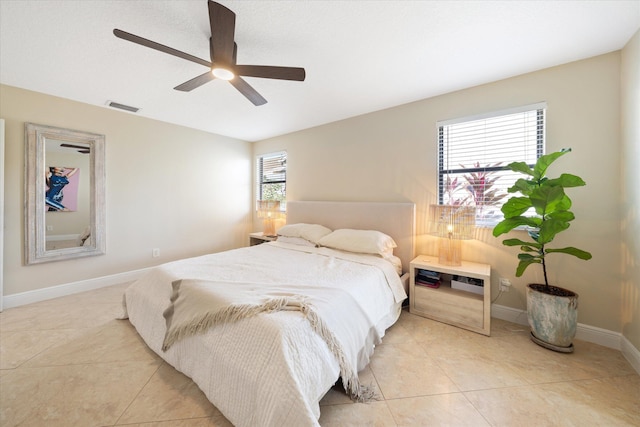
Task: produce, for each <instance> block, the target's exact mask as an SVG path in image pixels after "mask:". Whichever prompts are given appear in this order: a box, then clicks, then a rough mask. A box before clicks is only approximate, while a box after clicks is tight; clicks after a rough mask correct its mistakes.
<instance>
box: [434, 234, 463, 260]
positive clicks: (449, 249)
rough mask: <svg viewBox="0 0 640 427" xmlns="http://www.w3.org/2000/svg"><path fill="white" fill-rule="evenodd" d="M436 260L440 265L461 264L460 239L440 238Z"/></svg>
mask: <svg viewBox="0 0 640 427" xmlns="http://www.w3.org/2000/svg"><path fill="white" fill-rule="evenodd" d="M438 262H439V263H440V264H442V265H462V241H461V240H458V239H447V238H444V237H442V238H440V248H439V250H438Z"/></svg>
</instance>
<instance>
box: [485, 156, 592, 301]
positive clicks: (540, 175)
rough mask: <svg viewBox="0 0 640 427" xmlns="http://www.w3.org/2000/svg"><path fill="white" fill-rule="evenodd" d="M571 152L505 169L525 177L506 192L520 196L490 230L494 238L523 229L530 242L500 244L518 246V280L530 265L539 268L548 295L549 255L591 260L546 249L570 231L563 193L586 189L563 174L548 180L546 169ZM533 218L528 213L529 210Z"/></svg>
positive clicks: (583, 255)
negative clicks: (517, 228) (581, 188)
mask: <svg viewBox="0 0 640 427" xmlns="http://www.w3.org/2000/svg"><path fill="white" fill-rule="evenodd" d="M570 151H571V149H570V148H568V149H562V150H561V151H557V152H555V153H550V154H545V155H543V156H541V157H540V158H539V159H538V161H537V162H536V164H535V166H534V167H533V169H532V168H530V167H529V165H527V164H526V163H525V162H513V163H510V164H509V165H507V167H508V168H509V169H511V170H512V171H514V172H520V173H522V174H524V175H526V176H527V177H526V178H519V179H518V180H517V181H516V182H515V184H514V185H513V186H512V187H510V188H509V189H508V190H507V191H508V192H509V193H520V194H522V196H519V197H516V196H514V197H511V198H510V199H509V200H507V202H505V204H504V205H503V206H502V209H501V210H502V213H503V214H504V219H503V220H502V221H500V222H499V223H498V224H497V225H496V226H495V228H494V229H493V235H494V236H495V237H498V236H500V235H501V234H504V233H508V232H509V231H511V230H513V229H514V228H516V227H521V226H524V227H525V228H526V230H527V233H528V235H529V238H530V239H531V240H528V241H527V240H521V239H505V240H504V241H503V242H502V244H504V245H506V246H520V250H521V251H522V252H521V253H519V254H518V259H519V260H520V262H519V263H518V267H517V269H516V276H517V277H521V276H522V274H523V273H524V271H525V270H526V269H527V267H529V266H530V265H532V264H542V270H543V273H544V285H545V290H546V292H550V291H549V288H550V286H549V281H548V279H547V265H546V262H545V260H546V257H547V255H549V254H552V253H564V254H568V255H572V256H575V257H578V258H580V259H583V260H588V259H591V254H590V253H589V252H586V251H583V250H582V249H578V248H575V247H573V246H568V247H565V248H550V247H549V246H548V245H549V244H550V243H551V242H552V241H553V239H554V238H555V237H556V235H558V234H559V233H560V232H562V231H564V230H566V229H567V228H569V225H570V222H571V221H573V219H574V218H575V216H574V214H573V212H571V211H570V210H569V209H570V208H571V199H570V198H569V196H567V195H566V193H565V189H566V188H570V187H581V186H583V185H586V183H585V182H584V181H583V180H582V178H580V177H578V176H576V175H572V174H568V173H563V174H561V175H560V176H559V177H558V178H548V177H547V176H546V172H547V168H548V167H549V166H550V165H551V164H552V163H553V162H554V161H556V160H557V159H558V158H559V157H561V156H563V155H565V154H567V153H569V152H570ZM532 208H533V210H534V211H535V214H533V213H529V214H527V211H530V209H532Z"/></svg>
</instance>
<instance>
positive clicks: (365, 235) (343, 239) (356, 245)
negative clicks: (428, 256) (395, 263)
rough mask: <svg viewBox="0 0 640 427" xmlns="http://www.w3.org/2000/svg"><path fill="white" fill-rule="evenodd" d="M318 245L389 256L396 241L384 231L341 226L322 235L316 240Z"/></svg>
mask: <svg viewBox="0 0 640 427" xmlns="http://www.w3.org/2000/svg"><path fill="white" fill-rule="evenodd" d="M317 243H318V245H320V246H326V247H328V248H333V249H340V250H343V251H349V252H357V253H363V254H378V255H382V256H385V255H386V256H389V252H390V251H393V248H395V247H396V246H397V245H396V242H394V241H393V239H392V238H391V237H389V236H387V235H386V234H384V233H381V232H379V231H375V230H351V229H348V228H341V229H339V230H335V231H334V232H333V233H331V234H328V235H326V236H324V237H323V238H322V239H320V240H319V241H318V242H317Z"/></svg>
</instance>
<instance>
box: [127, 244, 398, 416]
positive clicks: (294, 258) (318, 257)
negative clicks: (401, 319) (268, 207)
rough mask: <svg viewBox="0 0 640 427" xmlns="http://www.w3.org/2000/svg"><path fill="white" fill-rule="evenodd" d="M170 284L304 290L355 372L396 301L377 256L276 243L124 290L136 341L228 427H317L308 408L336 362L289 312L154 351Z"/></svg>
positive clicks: (202, 261)
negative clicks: (190, 385) (197, 391)
mask: <svg viewBox="0 0 640 427" xmlns="http://www.w3.org/2000/svg"><path fill="white" fill-rule="evenodd" d="M177 279H201V280H216V281H224V282H227V283H233V282H238V283H246V282H250V283H265V284H271V285H273V284H287V285H295V286H297V287H300V288H304V287H309V289H310V290H309V292H308V293H309V294H310V295H311V294H312V295H313V296H312V298H313V299H314V304H319V305H323V306H324V307H328V308H330V310H328V311H327V310H323V320H324V321H325V323H326V324H327V325H328V327H329V328H330V329H331V330H333V331H338V332H339V334H338V335H339V336H340V337H341V340H342V341H344V342H343V343H342V344H343V345H344V346H351V349H350V351H349V352H347V353H349V354H352V355H353V356H352V358H353V360H352V361H351V362H352V363H353V366H357V369H358V370H361V369H362V368H364V367H365V366H366V365H367V364H368V362H369V357H370V356H371V354H372V352H373V346H374V345H375V344H377V343H379V341H380V338H381V337H382V336H383V335H384V330H385V329H386V328H387V327H388V326H390V325H391V324H392V323H393V322H394V321H395V320H396V319H397V315H398V312H397V311H396V309H397V307H398V304H397V303H398V302H401V301H402V300H403V299H404V298H406V295H405V293H404V289H403V287H402V284H401V281H400V279H399V277H398V275H397V273H396V272H395V270H394V267H393V266H392V265H391V264H390V263H388V262H387V261H385V260H383V259H382V258H379V257H374V256H365V255H355V254H345V253H343V252H339V251H333V250H330V249H326V248H318V249H316V248H302V247H298V246H293V245H285V244H282V243H277V242H273V243H269V244H263V245H259V246H253V247H250V248H243V249H238V250H233V251H228V252H223V253H219V254H213V255H207V256H203V257H197V258H191V259H187V260H182V261H177V262H173V263H168V264H165V265H163V266H160V267H158V268H155V269H153V270H152V271H150V272H149V273H148V274H147V275H145V277H143V278H141V279H140V280H138V281H137V282H135V283H134V284H132V285H131V286H130V287H129V288H128V289H127V291H126V293H125V304H126V311H127V313H126V314H128V316H129V319H130V321H131V323H132V324H133V325H134V326H135V327H136V329H137V330H138V332H139V333H140V335H141V336H142V338H143V339H144V340H145V342H146V343H147V344H148V345H149V347H150V348H151V349H153V350H154V351H155V352H156V353H158V354H159V355H160V356H161V357H162V358H163V359H164V360H166V361H167V362H168V363H169V364H171V365H172V366H174V367H175V368H176V369H178V370H179V371H181V372H183V373H185V374H186V375H187V376H189V377H191V378H192V379H193V380H194V381H195V382H196V384H198V386H199V387H200V388H201V389H202V390H203V392H204V393H205V394H206V396H207V397H208V398H209V400H211V402H212V403H213V404H214V405H216V407H217V408H218V409H220V411H222V412H223V413H224V414H225V416H226V417H227V418H228V419H229V420H230V421H231V422H232V423H234V424H235V425H237V426H282V425H295V426H306V425H314V426H317V425H318V421H317V420H318V418H319V416H320V410H319V405H318V402H319V401H320V399H321V398H322V396H323V395H324V394H325V393H326V392H327V391H328V390H329V388H330V387H331V386H332V385H333V384H334V383H335V381H336V380H337V378H338V375H339V365H338V362H337V360H336V359H335V357H334V356H333V354H332V353H331V352H330V351H329V349H328V348H327V346H326V344H325V342H324V341H323V340H322V338H321V337H320V336H318V335H317V334H316V333H314V331H313V329H312V328H311V327H310V325H309V323H308V322H307V321H306V320H305V319H304V318H303V316H302V315H301V314H300V313H298V312H276V313H270V314H260V315H258V316H255V317H251V318H248V319H244V320H242V321H239V322H236V323H229V324H222V325H218V326H216V327H214V328H212V329H211V330H209V331H207V332H206V333H205V334H202V335H197V336H191V337H187V338H185V339H182V340H180V341H179V342H176V343H175V344H174V345H173V346H172V347H171V348H169V349H168V350H167V351H166V352H163V351H162V350H161V347H162V342H163V339H164V335H165V330H166V326H165V319H164V317H163V315H162V313H163V311H164V310H165V309H166V308H167V307H168V306H169V299H170V296H171V292H172V287H171V282H172V281H174V280H177ZM322 289H325V290H326V292H324V293H323V292H319V290H322ZM355 310H357V311H358V312H359V313H361V315H362V316H364V317H366V318H367V319H368V323H369V324H370V325H375V326H374V327H371V328H369V329H368V330H363V328H362V327H352V323H353V324H361V323H360V322H351V319H352V318H351V317H350V314H351V313H353V312H354V311H355ZM326 313H329V314H326ZM364 329H366V328H364Z"/></svg>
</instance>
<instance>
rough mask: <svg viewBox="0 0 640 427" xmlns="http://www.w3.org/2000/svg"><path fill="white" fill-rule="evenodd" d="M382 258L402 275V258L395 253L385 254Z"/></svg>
mask: <svg viewBox="0 0 640 427" xmlns="http://www.w3.org/2000/svg"><path fill="white" fill-rule="evenodd" d="M384 259H386V260H387V261H389V262H390V263H391V264H393V266H394V267H395V269H396V273H398V276H402V260H401V259H400V258H398V257H397V256H395V255H391V256H385V257H384Z"/></svg>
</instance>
